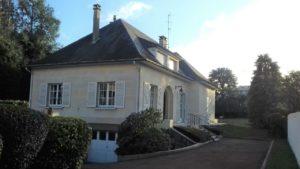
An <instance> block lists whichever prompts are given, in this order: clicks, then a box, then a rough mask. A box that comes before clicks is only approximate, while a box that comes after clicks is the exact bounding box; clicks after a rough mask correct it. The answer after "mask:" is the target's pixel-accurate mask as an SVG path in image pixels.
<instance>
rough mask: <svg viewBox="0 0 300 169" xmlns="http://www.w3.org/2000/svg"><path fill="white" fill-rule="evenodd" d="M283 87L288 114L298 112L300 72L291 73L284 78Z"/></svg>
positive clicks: (299, 106) (299, 107)
mask: <svg viewBox="0 0 300 169" xmlns="http://www.w3.org/2000/svg"><path fill="white" fill-rule="evenodd" d="M283 87H284V98H285V99H284V101H285V104H286V106H287V109H288V113H294V112H297V111H300V71H296V72H291V73H289V75H287V76H285V77H284V81H283Z"/></svg>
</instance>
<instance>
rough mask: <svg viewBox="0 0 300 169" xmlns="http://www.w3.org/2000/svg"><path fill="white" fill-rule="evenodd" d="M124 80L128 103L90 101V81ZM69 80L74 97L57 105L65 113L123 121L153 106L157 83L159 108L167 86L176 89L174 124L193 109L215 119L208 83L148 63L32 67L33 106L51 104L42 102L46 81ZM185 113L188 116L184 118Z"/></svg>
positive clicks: (98, 121)
mask: <svg viewBox="0 0 300 169" xmlns="http://www.w3.org/2000/svg"><path fill="white" fill-rule="evenodd" d="M111 81H122V82H124V84H125V88H124V107H122V108H109V109H105V108H97V107H90V106H88V105H87V100H88V97H89V96H88V84H89V83H91V82H111ZM50 83H63V84H64V83H67V84H69V85H70V95H69V97H70V101H69V103H70V104H69V105H68V106H62V107H57V108H55V107H54V108H53V110H54V113H56V114H58V115H61V116H74V117H79V118H82V119H84V120H86V121H87V122H88V123H93V124H117V125H118V124H120V123H121V122H122V121H123V120H125V118H126V117H127V116H129V115H130V114H131V113H133V112H137V111H141V110H144V109H145V108H148V107H149V103H146V102H149V100H147V97H148V96H147V97H145V95H148V94H149V92H147V91H146V90H145V86H147V84H148V85H155V86H157V88H158V91H157V103H156V104H157V108H158V109H160V110H162V111H163V110H164V101H165V100H164V92H165V90H166V88H168V89H169V91H171V92H172V100H171V102H172V103H171V106H172V112H171V114H170V115H169V116H168V119H171V120H172V121H173V123H174V125H187V121H188V120H187V118H188V114H189V113H193V114H199V115H200V114H201V115H203V116H205V117H207V123H209V121H211V120H213V119H214V113H215V108H214V104H215V103H214V101H215V92H214V90H213V89H210V88H208V87H206V86H205V85H203V84H201V83H199V82H197V81H192V80H190V79H187V78H184V77H182V76H180V75H178V74H176V73H172V72H170V71H166V70H165V71H164V70H158V69H154V68H153V67H151V66H147V65H144V64H135V63H132V64H118V65H94V66H72V67H71V66H70V67H64V68H60V67H55V68H43V69H41V68H40V69H38V68H36V69H32V72H31V90H30V107H31V108H32V109H35V110H39V111H44V110H45V109H46V108H47V105H46V106H45V105H43V106H41V105H40V104H39V92H40V89H39V88H40V86H41V85H42V84H50ZM180 92H183V93H184V94H185V102H184V104H185V105H184V112H185V115H184V116H183V115H182V114H180V111H181V110H180V107H179V104H180V100H179V93H180ZM182 117H184V119H182Z"/></svg>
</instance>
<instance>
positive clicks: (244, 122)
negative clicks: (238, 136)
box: [219, 118, 251, 128]
mask: <svg viewBox="0 0 300 169" xmlns="http://www.w3.org/2000/svg"><path fill="white" fill-rule="evenodd" d="M219 122H220V123H225V124H231V125H234V126H240V127H247V128H250V127H251V125H250V123H249V119H247V118H234V119H227V118H226V119H219Z"/></svg>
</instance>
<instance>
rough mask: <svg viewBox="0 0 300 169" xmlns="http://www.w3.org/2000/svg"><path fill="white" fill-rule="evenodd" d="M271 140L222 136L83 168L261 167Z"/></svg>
mask: <svg viewBox="0 0 300 169" xmlns="http://www.w3.org/2000/svg"><path fill="white" fill-rule="evenodd" d="M269 143H270V142H269V141H259V140H249V139H247V140H246V139H229V138H223V139H221V141H219V142H214V143H211V144H207V145H205V146H203V147H199V148H197V149H194V150H190V151H185V152H180V153H176V154H171V155H167V156H159V157H153V158H148V159H141V160H133V161H126V162H120V163H115V164H100V165H95V164H89V165H86V166H84V167H83V169H258V168H260V166H261V164H262V161H263V159H264V157H265V154H266V152H267V150H268V146H269Z"/></svg>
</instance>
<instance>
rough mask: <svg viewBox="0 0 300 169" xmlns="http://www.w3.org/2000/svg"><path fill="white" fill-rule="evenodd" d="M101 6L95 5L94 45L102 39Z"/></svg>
mask: <svg viewBox="0 0 300 169" xmlns="http://www.w3.org/2000/svg"><path fill="white" fill-rule="evenodd" d="M100 8H101V6H100V5H99V4H94V8H93V9H94V20H93V43H96V42H97V40H98V39H99V38H100V36H99V26H100V24H99V23H100V10H101V9H100Z"/></svg>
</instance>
